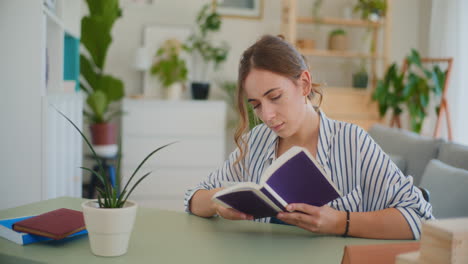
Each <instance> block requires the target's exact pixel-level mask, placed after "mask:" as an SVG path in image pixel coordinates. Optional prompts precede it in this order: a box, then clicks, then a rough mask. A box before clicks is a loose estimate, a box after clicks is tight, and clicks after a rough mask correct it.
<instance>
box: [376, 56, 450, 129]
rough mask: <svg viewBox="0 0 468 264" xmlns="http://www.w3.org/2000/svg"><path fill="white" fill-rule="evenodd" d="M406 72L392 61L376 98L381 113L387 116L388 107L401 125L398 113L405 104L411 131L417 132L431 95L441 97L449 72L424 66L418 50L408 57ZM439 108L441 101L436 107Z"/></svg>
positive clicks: (420, 126)
mask: <svg viewBox="0 0 468 264" xmlns="http://www.w3.org/2000/svg"><path fill="white" fill-rule="evenodd" d="M406 63H407V71H406V72H400V70H399V69H398V65H397V64H396V63H393V64H392V65H391V66H390V67H389V68H388V70H387V72H386V74H385V76H384V79H383V80H379V81H378V82H377V87H376V90H375V92H374V94H373V97H372V98H373V99H374V100H376V101H377V102H378V104H379V112H380V116H384V115H385V114H386V112H387V110H388V109H391V110H393V118H392V124H393V123H395V122H396V124H397V126H398V127H401V124H400V123H399V120H400V119H399V116H400V114H401V113H402V112H403V106H406V108H407V109H408V113H409V116H410V123H411V130H412V131H414V132H417V133H420V132H421V128H422V125H423V122H424V119H425V117H426V116H427V107H428V106H429V98H430V96H431V94H434V95H436V96H440V95H441V93H442V89H443V85H444V82H445V78H446V72H444V71H442V70H441V69H440V67H439V66H438V65H434V66H433V68H432V69H428V68H426V67H424V66H423V65H422V63H421V58H420V56H419V53H418V52H417V51H416V50H414V49H413V50H412V51H411V54H410V55H408V56H407V57H406ZM435 111H436V113H437V112H438V111H439V104H437V105H436V107H435Z"/></svg>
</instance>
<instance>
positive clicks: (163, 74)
mask: <svg viewBox="0 0 468 264" xmlns="http://www.w3.org/2000/svg"><path fill="white" fill-rule="evenodd" d="M181 52H182V43H180V41H179V40H177V39H168V40H166V41H165V42H164V43H163V45H162V46H161V47H160V48H159V49H158V51H157V52H156V56H155V58H156V61H155V63H154V64H153V65H152V66H151V74H153V75H155V76H157V77H158V78H159V80H160V81H161V84H162V86H163V87H164V88H166V91H167V97H168V98H169V99H180V98H181V96H182V92H183V90H184V85H185V84H184V82H185V81H186V80H187V66H186V63H185V60H184V59H182V58H181V56H180V55H181Z"/></svg>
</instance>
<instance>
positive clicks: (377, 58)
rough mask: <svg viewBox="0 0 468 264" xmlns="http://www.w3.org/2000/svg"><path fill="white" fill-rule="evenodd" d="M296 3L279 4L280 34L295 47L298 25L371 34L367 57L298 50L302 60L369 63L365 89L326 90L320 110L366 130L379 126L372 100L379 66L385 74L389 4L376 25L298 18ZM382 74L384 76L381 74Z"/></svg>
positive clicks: (286, 0) (349, 52)
mask: <svg viewBox="0 0 468 264" xmlns="http://www.w3.org/2000/svg"><path fill="white" fill-rule="evenodd" d="M297 2H298V1H297V0H282V19H281V21H282V23H281V28H282V29H281V31H282V34H283V35H284V36H285V37H286V40H288V41H289V42H290V43H294V44H295V43H297V40H298V38H297V35H298V25H300V24H305V25H307V24H309V25H319V26H320V25H336V26H342V27H354V28H356V27H357V28H363V29H364V30H370V31H371V37H372V41H371V43H372V45H373V46H371V47H369V50H370V51H369V52H368V53H366V52H358V51H353V50H346V51H334V50H324V49H301V50H300V52H301V53H302V54H303V55H304V56H318V57H324V58H333V57H335V58H346V59H365V60H370V70H369V85H368V87H367V89H356V88H352V87H325V88H324V95H325V97H324V101H323V104H322V108H323V109H324V111H325V112H326V113H327V114H328V115H329V116H330V117H331V118H334V119H337V120H343V121H347V122H351V123H356V124H358V125H361V126H362V127H363V128H365V129H368V128H369V127H370V126H371V125H372V124H374V123H376V122H380V117H379V115H378V108H377V104H376V103H375V102H373V101H372V99H371V98H372V93H373V91H374V90H375V87H376V84H377V79H378V72H377V68H378V64H381V65H382V67H381V69H382V70H385V69H386V68H387V67H388V64H389V52H390V31H391V28H390V25H391V12H392V5H391V4H392V1H391V0H386V5H387V10H386V13H385V15H384V17H385V18H384V20H381V21H378V22H372V21H366V20H362V19H344V18H339V17H327V16H323V17H319V18H314V17H306V16H299V15H298V5H297ZM381 30H382V31H383V41H381V42H380V43H379V33H380V32H381ZM381 74H382V76H383V72H382V73H381Z"/></svg>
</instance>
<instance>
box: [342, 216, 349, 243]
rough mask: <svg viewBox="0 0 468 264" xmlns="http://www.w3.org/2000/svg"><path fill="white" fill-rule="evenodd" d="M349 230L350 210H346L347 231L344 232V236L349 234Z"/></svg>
mask: <svg viewBox="0 0 468 264" xmlns="http://www.w3.org/2000/svg"><path fill="white" fill-rule="evenodd" d="M348 231H349V211H348V210H346V229H345V232H344V234H343V237H347V236H348Z"/></svg>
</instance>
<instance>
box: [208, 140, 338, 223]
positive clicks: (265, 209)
mask: <svg viewBox="0 0 468 264" xmlns="http://www.w3.org/2000/svg"><path fill="white" fill-rule="evenodd" d="M340 196H341V193H340V192H339V190H338V189H337V188H336V186H335V184H334V183H333V182H332V181H331V179H330V177H329V176H327V175H326V173H325V171H324V170H323V169H322V168H321V166H320V165H319V163H318V162H317V161H316V160H315V159H314V158H313V157H312V155H311V154H310V153H309V152H308V151H307V150H306V149H305V148H301V147H292V148H291V149H289V150H288V151H286V152H285V153H284V154H283V155H281V156H280V157H279V158H278V159H276V160H275V161H274V162H273V163H272V164H271V166H270V167H268V168H267V169H266V170H265V172H264V174H263V175H262V178H261V180H260V184H256V183H252V182H243V183H239V184H236V185H233V186H231V187H229V188H226V189H224V190H222V191H219V192H218V193H216V195H214V196H213V201H215V202H217V203H219V204H221V205H223V206H225V207H230V208H234V209H236V210H238V211H241V212H244V213H246V214H250V215H253V216H254V217H255V218H263V217H272V216H276V215H277V214H278V212H280V211H286V209H285V207H286V206H287V205H288V204H290V203H307V204H310V205H315V206H322V205H324V204H327V203H328V202H330V201H333V200H335V199H336V198H339V197H340Z"/></svg>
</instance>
